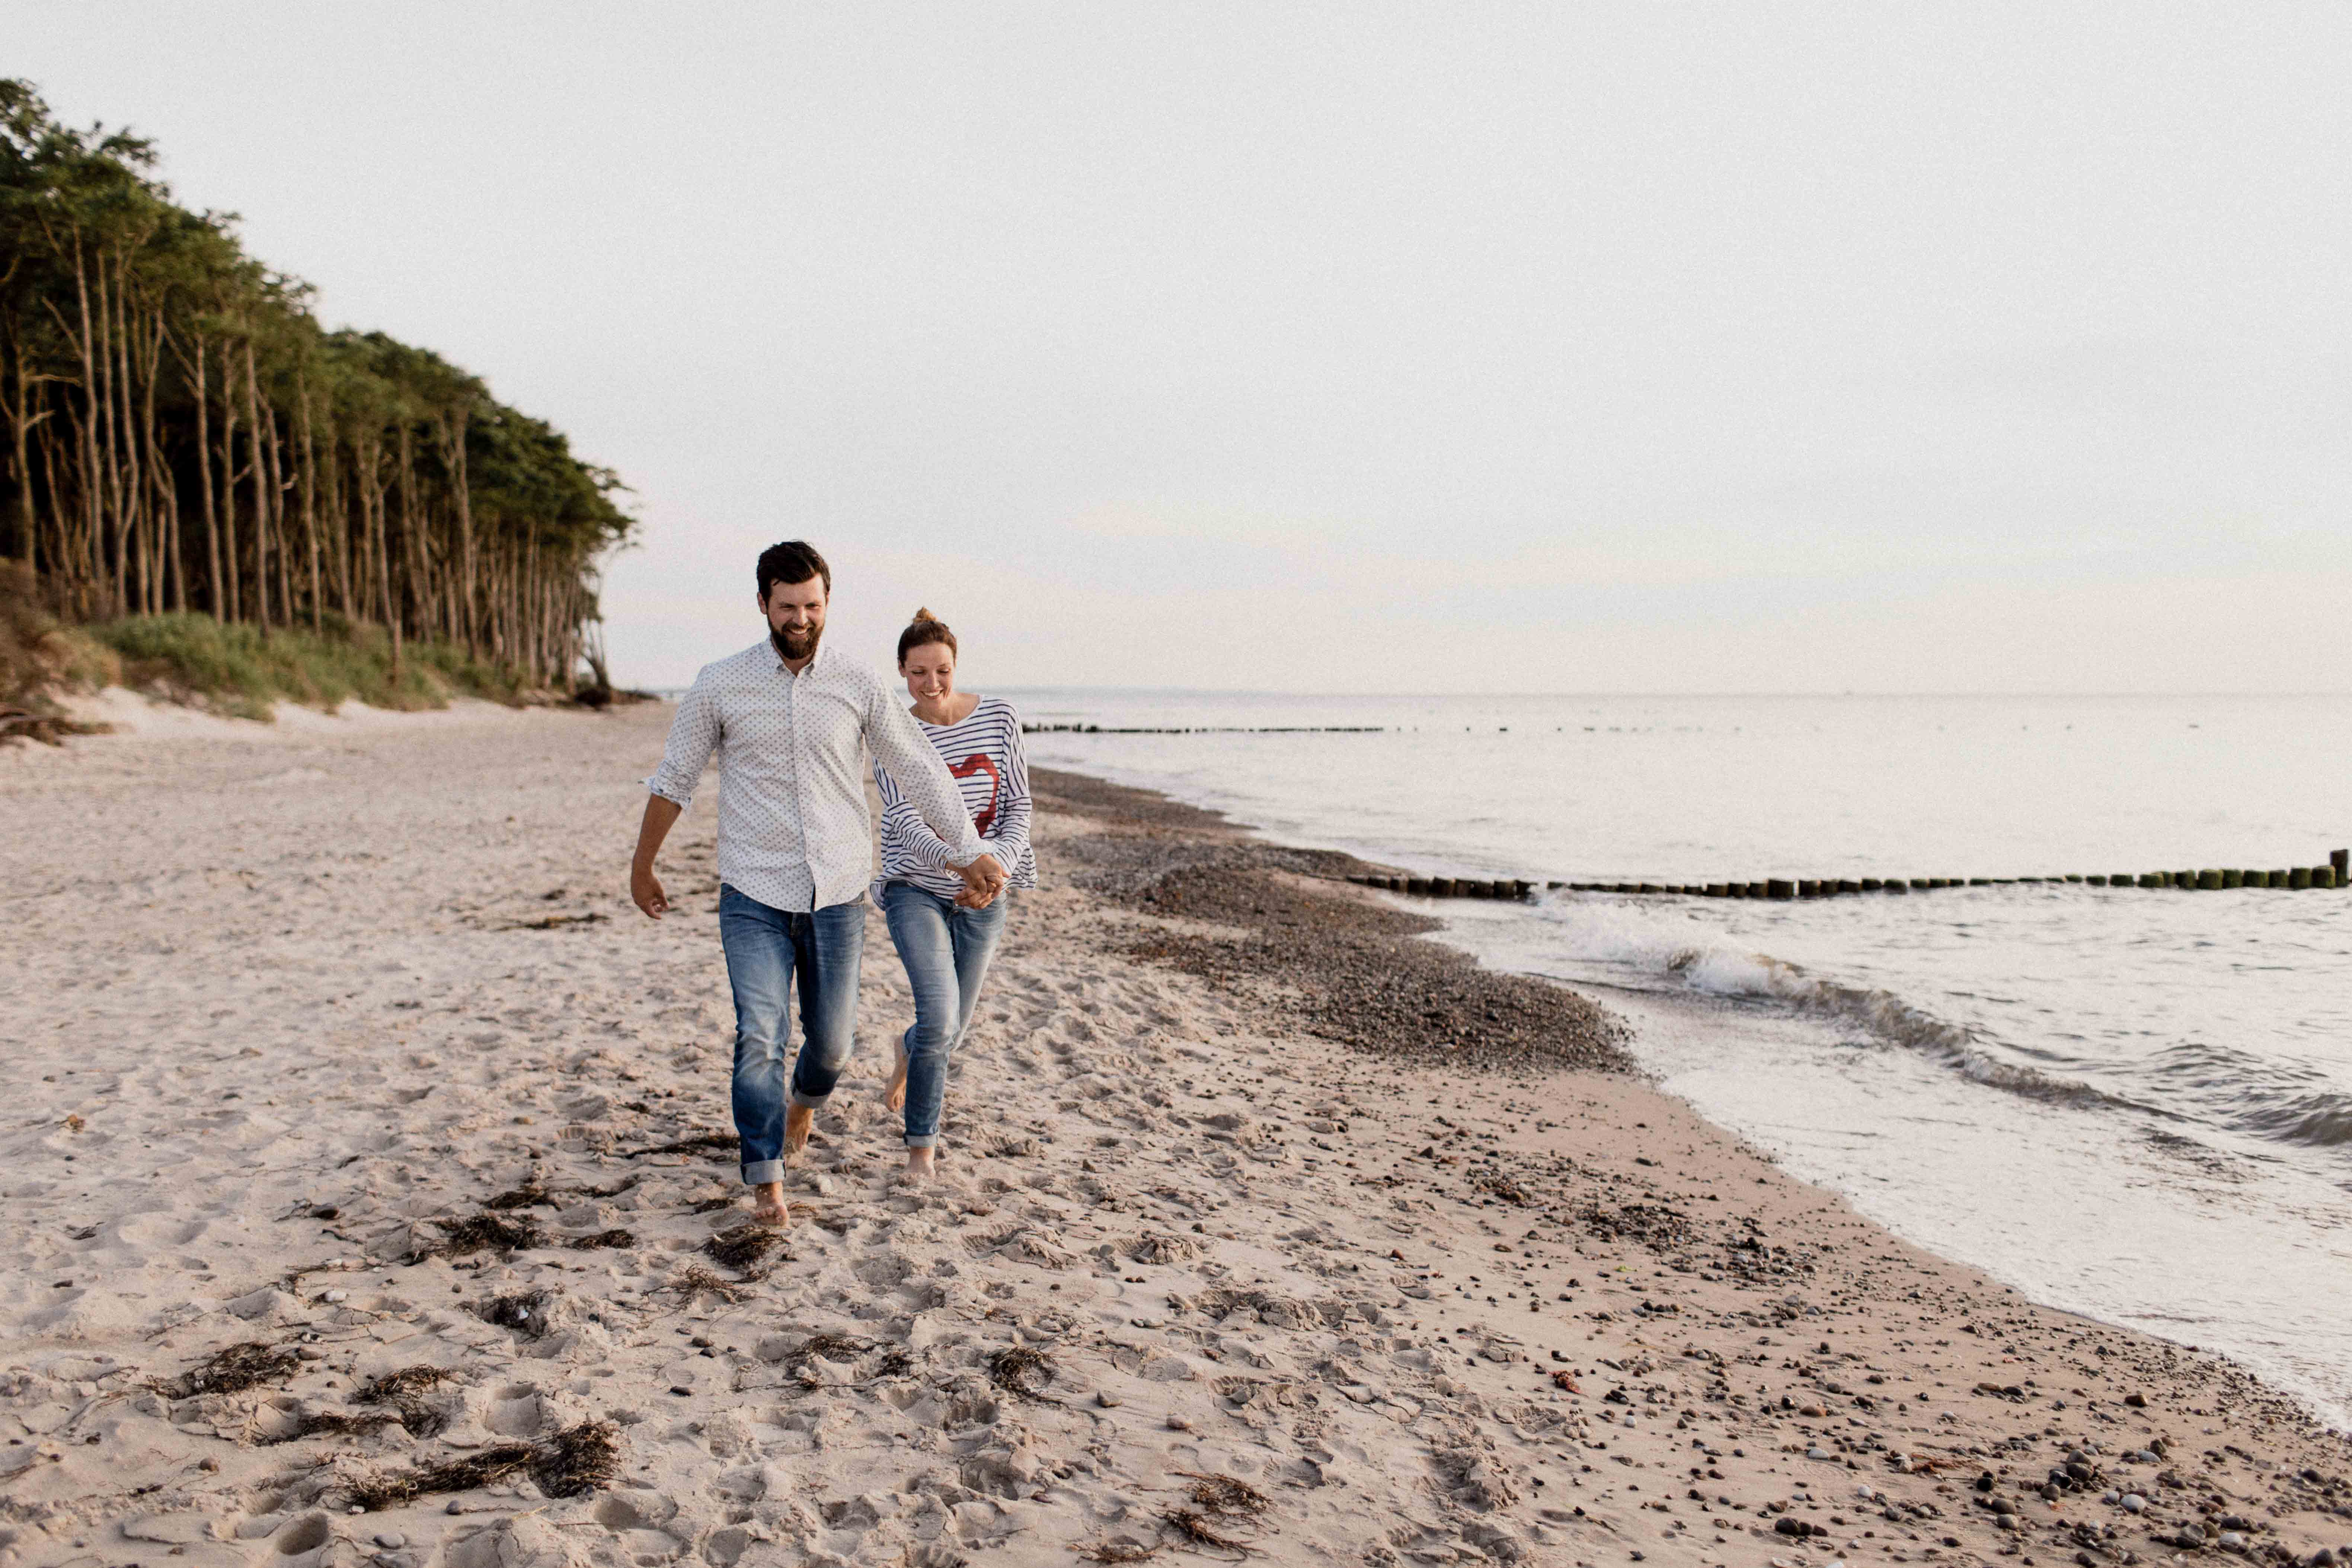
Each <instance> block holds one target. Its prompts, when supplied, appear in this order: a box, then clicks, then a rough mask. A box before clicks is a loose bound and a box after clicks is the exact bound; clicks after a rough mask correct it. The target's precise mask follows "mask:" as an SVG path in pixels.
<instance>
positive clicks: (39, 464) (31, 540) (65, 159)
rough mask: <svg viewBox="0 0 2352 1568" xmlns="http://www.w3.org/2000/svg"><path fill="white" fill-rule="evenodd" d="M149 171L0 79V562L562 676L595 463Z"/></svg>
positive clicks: (102, 131)
mask: <svg viewBox="0 0 2352 1568" xmlns="http://www.w3.org/2000/svg"><path fill="white" fill-rule="evenodd" d="M155 171H156V156H155V151H154V148H153V147H152V144H150V143H149V142H146V141H145V140H143V139H142V138H140V137H137V136H134V135H131V134H129V133H128V132H121V131H108V130H107V129H106V128H105V127H103V126H94V127H92V128H90V129H89V130H87V131H80V130H76V129H74V128H72V127H69V126H68V125H65V124H64V123H62V122H60V121H58V118H57V117H56V115H55V114H54V113H52V112H51V110H50V109H49V107H48V105H47V104H46V103H45V102H43V101H42V100H41V97H40V95H39V94H38V92H37V91H36V89H34V88H33V86H32V85H31V84H30V83H28V82H25V81H21V80H15V79H0V426H5V430H0V560H8V559H14V560H18V561H23V562H26V563H29V564H30V566H31V568H32V570H33V571H34V572H35V573H36V574H37V576H38V578H39V580H40V582H41V584H42V585H43V588H44V590H45V592H46V593H47V595H48V596H49V597H50V598H51V599H52V600H53V601H54V602H55V603H56V604H57V605H58V606H59V607H60V608H61V609H63V610H64V611H65V612H66V613H68V614H69V615H72V616H79V617H81V618H86V619H99V618H108V617H115V616H131V615H142V614H144V615H153V614H162V613H164V612H168V611H182V610H193V611H198V612H202V613H207V614H210V615H212V616H215V617H217V618H219V619H221V620H223V621H229V622H240V623H247V624H250V625H254V626H258V627H260V628H262V629H263V631H264V632H265V633H266V631H267V629H268V628H269V627H271V626H293V625H308V626H310V627H312V628H313V629H318V628H320V627H321V626H323V625H324V624H325V623H326V622H327V621H328V619H329V618H330V617H333V618H336V620H337V621H338V624H341V625H346V626H349V625H354V624H358V623H373V624H375V625H377V626H382V627H383V628H385V630H387V631H388V632H389V633H390V634H391V637H392V639H393V646H394V658H395V659H396V658H397V657H398V649H399V647H400V645H401V642H402V640H403V639H404V638H407V639H420V638H421V639H429V640H436V641H446V642H449V643H452V644H457V645H461V646H463V647H465V648H466V649H467V651H468V652H469V653H471V654H473V655H474V656H476V657H478V658H488V659H491V660H495V661H497V662H499V663H503V664H507V665H509V666H511V667H512V668H516V669H517V670H519V671H520V672H523V673H525V674H526V675H527V676H529V677H530V679H533V680H534V681H536V682H539V683H543V684H555V685H560V684H564V683H566V682H568V681H569V680H570V679H572V675H573V673H574V672H575V671H576V669H577V668H578V667H579V664H580V661H581V659H582V658H583V655H586V656H588V657H591V658H593V657H595V654H596V650H595V647H594V645H593V642H592V640H591V638H592V637H593V631H594V629H595V622H596V620H597V607H596V567H597V563H598V561H599V560H600V559H601V558H602V557H603V556H604V553H605V552H608V551H610V550H612V549H613V548H614V547H615V546H617V545H619V544H620V543H622V542H624V541H625V540H626V539H627V537H628V534H629V531H630V529H631V527H632V526H633V519H632V518H631V517H630V516H629V514H628V513H627V512H626V511H625V510H623V509H622V507H621V506H620V505H618V504H617V503H616V500H615V497H616V495H617V494H618V493H619V492H620V491H621V489H622V487H621V485H620V483H619V480H618V479H616V478H615V477H614V474H613V473H612V472H611V471H610V470H609V469H605V468H597V467H595V466H594V465H593V464H589V463H585V462H583V461H582V460H581V459H580V458H577V457H575V456H573V455H572V450H571V447H570V444H569V442H567V441H566V439H565V438H564V437H563V435H562V432H561V431H558V430H556V429H554V428H553V427H552V426H549V425H548V424H547V423H546V422H544V421H543V420H540V419H535V418H532V417H531V416H529V415H526V414H522V413H520V412H518V411H516V410H514V409H511V408H509V407H507V406H505V405H502V404H500V403H499V401H498V400H497V399H496V398H494V397H492V396H491V395H490V394H489V390H488V387H486V386H485V385H484V384H482V382H481V380H480V379H479V378H478V377H477V376H475V375H473V374H470V373H468V372H467V371H465V370H463V369H460V368H459V367H458V366H457V365H454V364H451V363H448V362H447V361H446V360H444V359H443V358H441V357H440V356H439V355H438V354H436V353H433V352H432V351H431V350H429V349H422V348H416V347H414V346H412V345H410V344H407V343H404V342H398V341H397V340H395V339H393V338H390V337H387V336H385V335H384V334H383V333H382V332H360V331H348V330H345V331H327V330H325V329H324V328H322V327H321V326H320V324H319V321H318V320H317V318H316V317H315V316H314V315H313V314H312V313H311V309H310V287H309V286H308V285H307V284H304V283H302V282H301V281H299V279H292V278H289V277H287V276H285V275H283V274H281V273H278V272H274V271H272V270H270V269H269V268H267V267H265V266H264V265H262V264H261V263H260V262H259V261H257V260H256V259H255V258H252V257H250V256H247V254H246V252H245V249H244V247H243V245H242V244H241V243H240V241H239V239H238V237H237V234H236V221H235V218H234V217H233V216H231V215H226V214H222V213H215V212H202V213H197V212H190V211H188V210H187V209H185V208H184V207H182V206H180V205H178V204H177V203H176V202H174V201H173V198H172V194H171V191H170V189H169V188H168V187H167V186H166V185H165V184H163V182H162V181H161V180H160V179H159V178H158V177H157V175H156V172H155Z"/></svg>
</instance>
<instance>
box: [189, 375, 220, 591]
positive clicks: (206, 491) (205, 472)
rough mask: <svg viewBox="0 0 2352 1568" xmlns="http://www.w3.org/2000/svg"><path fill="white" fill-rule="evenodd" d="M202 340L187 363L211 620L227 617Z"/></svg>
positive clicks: (210, 400) (208, 397) (210, 410)
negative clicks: (192, 372) (193, 403)
mask: <svg viewBox="0 0 2352 1568" xmlns="http://www.w3.org/2000/svg"><path fill="white" fill-rule="evenodd" d="M210 357H211V356H210V354H209V353H207V352H206V350H205V340H204V339H203V338H201V337H198V338H196V340H195V353H194V355H192V356H191V357H190V359H189V360H188V362H187V363H191V364H193V365H194V368H195V394H196V399H195V401H196V489H198V490H200V491H201V492H203V495H204V498H205V562H206V567H207V570H208V572H209V576H208V577H207V578H206V586H205V609H207V610H209V611H211V612H212V617H213V619H215V620H216V621H217V620H223V619H226V615H227V600H226V597H224V596H223V595H222V593H221V533H220V512H219V509H218V508H216V507H215V505H214V504H213V448H212V430H211V425H212V399H211V395H209V394H208V393H207V392H206V390H205V363H206V362H207V361H208V360H209V359H210Z"/></svg>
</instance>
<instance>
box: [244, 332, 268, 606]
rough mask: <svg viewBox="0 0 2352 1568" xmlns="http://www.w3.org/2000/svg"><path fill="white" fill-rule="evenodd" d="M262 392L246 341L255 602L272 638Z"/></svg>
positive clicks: (266, 471) (247, 420)
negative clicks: (262, 437) (270, 631)
mask: <svg viewBox="0 0 2352 1568" xmlns="http://www.w3.org/2000/svg"><path fill="white" fill-rule="evenodd" d="M261 423H262V421H261V391H260V386H259V378H258V377H257V376H256V375H255V374H254V369H253V339H252V338H251V337H250V336H247V338H246V340H245V444H246V447H247V452H248V453H249V454H250V471H251V473H252V475H253V602H254V607H255V610H256V611H257V616H256V619H257V621H258V622H259V623H260V626H261V637H262V640H263V641H265V642H267V641H268V639H269V623H270V610H269V535H270V526H269V521H270V520H269V512H270V504H269V503H270V502H271V500H274V499H275V498H274V497H272V496H271V495H270V493H269V474H268V469H267V468H265V467H264V466H263V461H262V458H263V448H262V444H261Z"/></svg>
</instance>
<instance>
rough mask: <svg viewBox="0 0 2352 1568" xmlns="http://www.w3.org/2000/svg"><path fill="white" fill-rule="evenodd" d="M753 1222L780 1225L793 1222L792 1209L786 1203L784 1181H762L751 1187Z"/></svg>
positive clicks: (755, 1223)
mask: <svg viewBox="0 0 2352 1568" xmlns="http://www.w3.org/2000/svg"><path fill="white" fill-rule="evenodd" d="M751 1223H752V1224H754V1225H772V1226H788V1225H790V1224H792V1223H793V1215H792V1210H791V1209H789V1208H787V1207H786V1206H785V1205H784V1184H783V1183H782V1182H761V1184H759V1185H758V1186H755V1187H753V1188H752V1189H751Z"/></svg>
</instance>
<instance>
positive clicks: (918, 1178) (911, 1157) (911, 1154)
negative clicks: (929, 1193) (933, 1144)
mask: <svg viewBox="0 0 2352 1568" xmlns="http://www.w3.org/2000/svg"><path fill="white" fill-rule="evenodd" d="M937 1152H938V1151H937V1150H935V1149H932V1148H929V1147H928V1146H926V1147H924V1148H920V1149H909V1150H908V1151H907V1171H906V1176H907V1180H908V1181H910V1182H928V1181H929V1180H930V1179H931V1177H932V1175H933V1174H934V1173H936V1172H937V1170H938V1167H937V1165H935V1164H934V1163H933V1162H932V1159H931V1156H932V1155H934V1154H935V1153H937Z"/></svg>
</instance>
